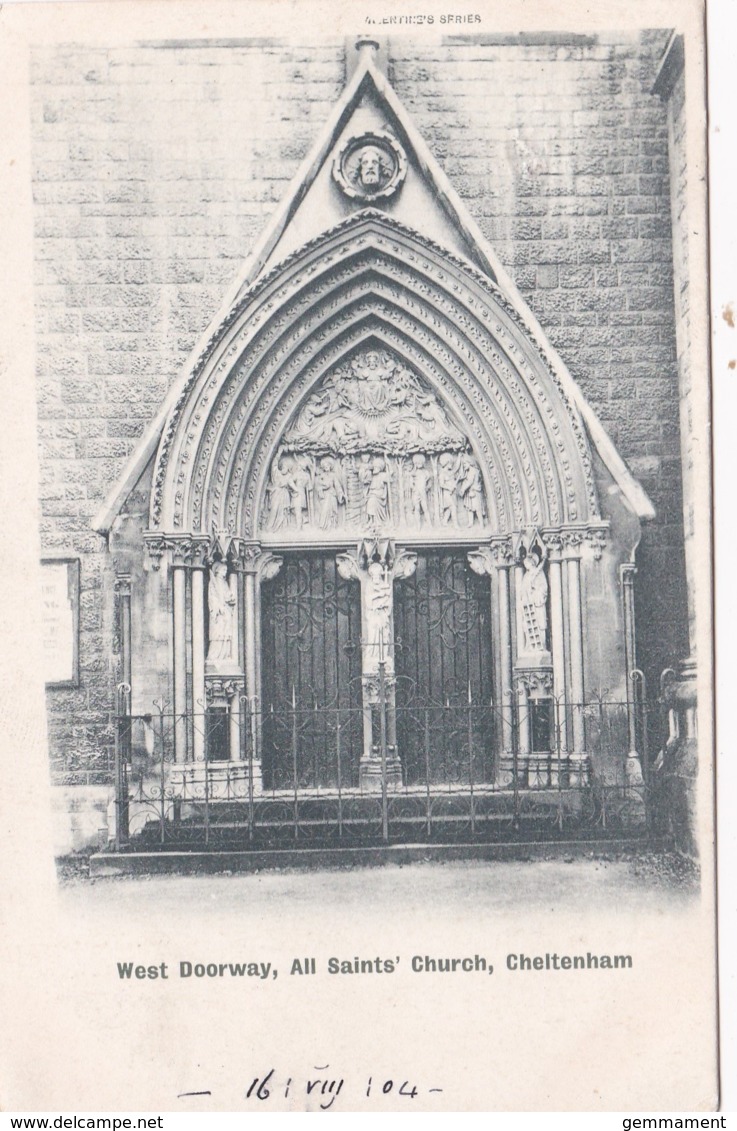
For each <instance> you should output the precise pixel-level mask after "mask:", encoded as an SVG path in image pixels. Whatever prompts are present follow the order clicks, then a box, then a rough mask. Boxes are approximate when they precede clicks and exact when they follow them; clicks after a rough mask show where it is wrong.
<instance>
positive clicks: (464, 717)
mask: <svg viewBox="0 0 737 1131" xmlns="http://www.w3.org/2000/svg"><path fill="white" fill-rule="evenodd" d="M636 690H637V692H638V694H636V695H635V697H634V702H630V703H627V702H622V701H613V700H611V699H610V698H609V697H608V694H607V693H606V692H602V693H601V694H599V695H596V696H593V697H591V698H590V699H589V700H588V701H587V702H585V703H570V702H568V701H562V700H555V699H553V698H549V697H548V698H547V699H544V700H539V701H537V702H531V703H528V705H527V708H524V707H520V705H519V704H518V703H517V704H515V702H514V699H513V697H512V695H511V693H510V694H509V695H508V696H507V697H505V705H504V707H495V706H493V705H492V704H488V703H486V704H484V703H477V702H473V699H472V697H471V695H470V693H469V695H468V696H467V698H466V700H465V701H461V702H452V701H450V700H448V701H446V702H445V703H430V704H428V703H425V704H423V703H419V702H418V703H413V704H411V705H406V704H404V703H403V702H402V701H401V700H400V702H399V703H398V705H397V706H396V707H394V705H393V703H392V705H391V711H392V713H393V715H394V718H393V720H392V723H393V725H392V726H388V718H387V712H388V711H389V709H390V706H389V701H388V697H387V696H386V695H384V696H383V697H382V698H381V701H380V703H379V711H380V721H381V726H380V728H379V734H380V741H379V743H377V745H376V747H375V748H374V749H372V750H369V751H368V752H367V751H366V750H365V748H364V738H363V735H364V729H365V728H364V723H365V708H363V707H358V706H337V705H331V706H320V705H317V704H312V705H307V704H304V703H300V702H298V700H297V698H296V696H293V697H292V700H291V702H288V703H285V704H283V705H279V706H276V705H271V706H270V707H269V708H268V710H262V709H261V708H260V706H259V704H258V703H257V702H256V701H254V700H252V699H248V698H247V697H245V696H240V697H239V699H238V700H237V703H235V704H231V712H232V711H233V709H234V708H235V722H234V720H233V718H232V715H231V716H229V715H228V713H227V712H225V711H222V710H221V711H219V712H218V711H213V710H212V709H210V710H204V709H201V710H199V711H195V712H188V713H187V714H185V715H181V714H180V715H176V714H174V713H173V712H172V711H171V709H170V706H169V704H168V703H166V702H165V701H158V702H155V703H154V704H152V710H151V712H150V713H148V714H137V715H132V714H131V713H130V711H129V707H128V705H129V701H130V696H129V689H128V688H127V687H126V686H125V685H121V687H120V688H119V689H118V711H117V713H116V715H115V717H114V732H115V811H116V827H115V837H114V845H115V847H116V848H117V849H118V850H125V849H129V848H132V849H136V848H139V849H153V848H156V847H159V848H162V847H173V846H178V847H180V848H193V849H194V848H219V847H223V848H226V847H227V848H249V847H279V846H282V847H288V846H302V845H308V844H315V845H323V844H324V845H338V844H344V845H345V844H382V843H390V842H394V843H396V842H408V843H410V842H418V841H420V842H423V841H432V840H438V839H441V840H451V841H484V840H489V841H493V840H500V839H509V838H517V839H524V840H530V839H532V840H538V841H547V840H556V839H561V838H568V837H570V836H587V837H590V836H605V837H613V836H617V835H628V836H629V835H633V834H636V835H641V834H644V833H646V832H647V831H648V830H649V828H650V827H651V825H652V820H653V816H652V811H651V810H652V806H651V788H650V778H651V774H652V764H653V759H652V755H651V746H650V744H651V742H652V741H653V736H655V745H654V746H653V749H655V750H657V749H659V748H660V747H661V745H662V742H663V741H664V738H663V737H662V736H663V734H664V727H665V723H666V720H665V712H664V709H663V705H662V703H661V702H648V701H647V700H646V699H645V698H644V697H643V696H642V694H641V691H642V688H641V687H639V688H637V689H636ZM525 710H527V717H525ZM576 717H577V718H578V723H577V733H581V732H582V733H583V735H584V746H583V749H582V750H580V751H573V750H571V749H570V746H571V743H570V736H571V735H572V734H573V733H574V725H573V724H574V718H576ZM394 731H396V735H397V745H396V748H395V747H394V746H393V745H392V744H391V742H390V737H391V736H392V735H393V734H394ZM373 733H376V731H374V732H373ZM195 734H196V735H197V738H198V741H197V742H195V740H194V739H195ZM633 744H634V745H633ZM194 749H198V750H201V751H203V753H202V754H201V756H200V757H198V758H195V757H193V756H192V752H193V750H194ZM367 755H368V762H367Z"/></svg>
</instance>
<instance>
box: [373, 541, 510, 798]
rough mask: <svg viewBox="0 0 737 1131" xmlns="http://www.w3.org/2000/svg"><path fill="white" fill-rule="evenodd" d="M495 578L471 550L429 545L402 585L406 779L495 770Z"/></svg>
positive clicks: (400, 675) (398, 600)
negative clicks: (471, 562)
mask: <svg viewBox="0 0 737 1131" xmlns="http://www.w3.org/2000/svg"><path fill="white" fill-rule="evenodd" d="M490 615H491V613H490V594H489V584H488V578H485V577H479V576H478V575H477V574H475V573H473V572H472V571H471V569H470V568H469V566H468V561H467V558H466V554H465V552H464V551H463V550H459V551H448V550H438V551H435V550H432V551H431V550H426V551H420V552H419V553H418V555H417V568H416V570H415V573H414V574H413V576H412V577H409V578H407V579H405V580H404V581H402V583H401V584H400V585H397V586H395V593H394V623H395V634H396V639H397V642H398V643H397V648H396V653H395V666H396V672H397V696H396V698H397V739H398V745H399V751H400V757H401V759H402V763H403V768H404V776H405V782H406V784H407V785H414V784H416V783H418V782H423V781H428V782H429V783H430V784H441V783H442V784H447V783H449V782H455V783H457V784H462V783H465V784H467V785H468V784H470V783H476V784H482V783H485V782H491V781H493V778H494V757H493V754H494V752H493V741H494V739H493V736H494V730H495V728H494V719H493V707H492V673H491V631H490V623H489V621H490Z"/></svg>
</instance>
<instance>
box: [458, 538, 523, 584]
mask: <svg viewBox="0 0 737 1131" xmlns="http://www.w3.org/2000/svg"><path fill="white" fill-rule="evenodd" d="M467 557H468V564H469V565H470V567H471V569H472V570H473V572H474V573H478V574H479V575H481V576H483V575H484V574H488V575H489V576H493V575H494V574H495V573H496V571H497V570H498V569H505V568H507V567H508V566H510V565H511V564H512V562H513V561H514V555H513V553H512V544H511V539H509V538H496V539H492V540H491V541H490V542H489V543H488V544H487V545H484V546H479V548H478V549H477V550H469V551H468V554H467Z"/></svg>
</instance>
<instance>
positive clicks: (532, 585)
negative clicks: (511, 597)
mask: <svg viewBox="0 0 737 1131" xmlns="http://www.w3.org/2000/svg"><path fill="white" fill-rule="evenodd" d="M547 556H548V553H547V550H546V549H545V548H544V547H542V548H541V547H540V546H539V545H538V544H537V543H535V544H534V545H533V546H531V547H530V549H529V550H528V551H527V552H526V553H525V554H524V557H523V558H522V565H523V566H524V571H525V572H524V575H523V577H522V583H521V585H520V595H519V599H520V609H521V612H522V632H523V635H524V650H525V652H542V651H544V650H545V648H546V647H547V637H548V579H547V577H546V576H545V562H546V559H547Z"/></svg>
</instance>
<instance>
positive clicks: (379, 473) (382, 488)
mask: <svg viewBox="0 0 737 1131" xmlns="http://www.w3.org/2000/svg"><path fill="white" fill-rule="evenodd" d="M366 518H367V519H368V521H369V524H370V525H372V526H380V525H382V524H383V523H385V522H388V521H389V472H388V471H387V468H386V460H385V459H384V457H383V456H376V457H375V458H374V459H373V460H372V462H371V480H370V482H369V485H368V493H367V495H366Z"/></svg>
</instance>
